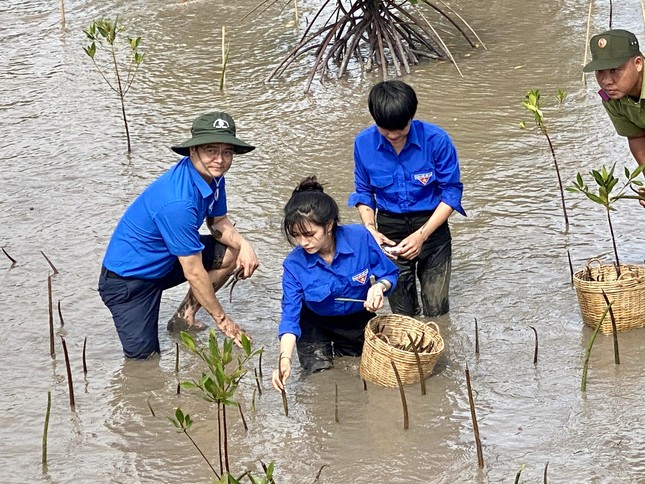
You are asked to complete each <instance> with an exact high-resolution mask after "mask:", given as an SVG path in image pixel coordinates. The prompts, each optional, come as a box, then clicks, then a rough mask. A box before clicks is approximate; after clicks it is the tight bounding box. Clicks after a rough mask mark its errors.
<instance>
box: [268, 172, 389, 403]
mask: <svg viewBox="0 0 645 484" xmlns="http://www.w3.org/2000/svg"><path fill="white" fill-rule="evenodd" d="M338 222H339V217H338V205H337V204H336V202H335V201H334V199H333V198H331V197H330V196H329V195H327V194H326V193H324V192H323V187H322V185H321V184H320V183H318V181H317V180H316V177H309V178H305V179H304V180H303V181H302V182H301V183H300V185H298V187H297V188H296V189H295V190H294V191H293V194H292V195H291V199H290V200H289V201H288V202H287V205H286V206H285V208H284V222H283V230H284V233H285V236H286V237H287V240H288V241H289V242H290V243H291V244H292V245H294V246H295V248H294V249H293V250H292V251H291V253H290V254H289V255H288V256H287V258H286V259H285V260H284V262H283V264H282V265H283V275H282V319H281V321H280V325H279V328H278V337H279V338H280V364H279V368H278V369H276V370H275V371H274V372H273V386H274V387H275V388H276V390H278V391H281V390H282V389H283V385H284V382H285V381H286V380H287V378H289V375H290V374H291V355H292V353H293V348H294V346H295V347H297V349H298V359H299V360H300V367H301V368H302V370H303V371H304V372H307V373H310V372H315V371H319V370H325V369H327V368H331V367H332V358H333V357H334V356H360V354H361V351H362V349H363V340H364V330H365V326H366V324H367V322H368V321H369V320H370V319H371V318H373V317H374V316H375V314H374V312H375V311H377V310H378V309H380V308H382V307H383V301H384V294H385V293H386V292H388V291H390V290H392V289H393V288H394V287H395V286H396V280H397V276H398V272H399V270H398V268H397V267H396V265H394V263H393V262H392V261H391V260H390V259H389V258H388V257H387V256H386V255H385V253H384V252H383V251H382V250H381V248H380V247H379V245H378V244H377V243H376V241H375V240H374V237H373V236H372V234H370V232H369V231H368V230H367V229H366V228H365V227H363V226H362V225H338ZM371 281H376V282H375V283H374V284H371ZM336 298H351V299H357V300H360V301H364V302H345V301H338V300H337V299H336Z"/></svg>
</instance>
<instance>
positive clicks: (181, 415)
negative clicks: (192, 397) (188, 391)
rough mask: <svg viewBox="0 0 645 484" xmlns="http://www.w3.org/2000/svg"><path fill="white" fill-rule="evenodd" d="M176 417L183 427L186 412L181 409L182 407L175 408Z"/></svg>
mask: <svg viewBox="0 0 645 484" xmlns="http://www.w3.org/2000/svg"><path fill="white" fill-rule="evenodd" d="M175 418H176V419H177V422H179V425H181V426H182V427H183V426H184V412H182V411H181V407H177V409H176V410H175Z"/></svg>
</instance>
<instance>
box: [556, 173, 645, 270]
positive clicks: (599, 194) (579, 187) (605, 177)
mask: <svg viewBox="0 0 645 484" xmlns="http://www.w3.org/2000/svg"><path fill="white" fill-rule="evenodd" d="M615 168H616V163H614V164H613V165H612V167H611V169H609V170H608V169H607V167H606V166H604V165H603V166H602V168H601V169H600V170H591V172H590V173H591V176H592V177H593V179H594V181H595V182H596V185H597V186H598V190H597V191H596V192H594V191H592V190H591V189H590V188H589V187H588V186H587V184H586V183H585V182H584V180H583V179H582V175H580V173H578V174H577V175H576V179H575V180H574V182H573V185H572V186H570V187H567V191H569V192H571V193H584V195H585V196H586V197H587V198H588V199H589V200H591V201H592V202H595V203H597V204H599V205H602V206H603V207H605V212H606V213H607V223H608V224H609V233H610V235H611V242H612V245H613V248H614V257H615V258H616V260H615V264H616V277H620V259H619V258H618V249H617V247H616V237H615V235H614V226H613V225H612V223H611V212H612V211H614V210H616V209H615V208H614V207H613V205H614V203H615V202H616V201H617V200H619V199H621V198H634V199H641V197H640V196H639V195H638V188H640V187H642V186H643V182H641V181H640V180H637V178H638V176H639V175H640V174H641V173H643V170H644V169H645V165H639V166H638V167H637V168H636V169H634V171H632V172H630V171H629V169H628V168H627V167H625V178H626V179H627V181H625V182H624V183H623V185H622V187H621V188H620V189H619V190H618V192H617V193H616V194H612V192H613V191H614V189H615V188H616V185H617V184H618V181H619V180H618V178H617V177H616V176H614V169H615ZM628 188H629V189H631V190H632V191H633V192H634V193H636V195H626V192H627V189H628Z"/></svg>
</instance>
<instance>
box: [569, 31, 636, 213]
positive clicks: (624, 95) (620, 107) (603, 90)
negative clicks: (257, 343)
mask: <svg viewBox="0 0 645 484" xmlns="http://www.w3.org/2000/svg"><path fill="white" fill-rule="evenodd" d="M589 48H590V50H591V58H592V60H591V62H589V63H588V64H587V65H585V66H584V67H583V68H582V70H583V71H584V72H595V73H596V81H598V85H599V86H600V91H598V94H600V97H601V98H602V105H603V106H604V108H605V111H607V114H608V115H609V119H610V120H611V122H612V123H613V125H614V128H615V129H616V132H617V133H618V134H619V135H621V136H625V137H626V138H627V142H628V143H629V149H630V151H631V152H632V155H633V156H634V159H635V160H636V162H637V163H638V164H639V165H645V85H644V84H643V67H644V66H645V61H644V59H643V54H641V52H640V49H639V47H638V39H637V38H636V36H635V35H634V34H633V33H631V32H629V31H627V30H619V29H615V30H608V31H606V32H603V33H601V34H598V35H594V36H593V37H592V38H591V41H590V43H589ZM641 195H642V196H645V189H643V188H642V189H641ZM640 203H641V205H642V206H643V207H644V208H645V200H641V201H640Z"/></svg>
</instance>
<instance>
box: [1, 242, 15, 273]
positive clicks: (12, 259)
mask: <svg viewBox="0 0 645 484" xmlns="http://www.w3.org/2000/svg"><path fill="white" fill-rule="evenodd" d="M2 252H4V255H6V256H7V258H8V259H9V260H10V261H11V267H9V269H11V268H12V267H13V266H15V265H16V259H14V258H13V257H11V256H10V255H9V254H7V251H6V250H4V247H3V248H2Z"/></svg>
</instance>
